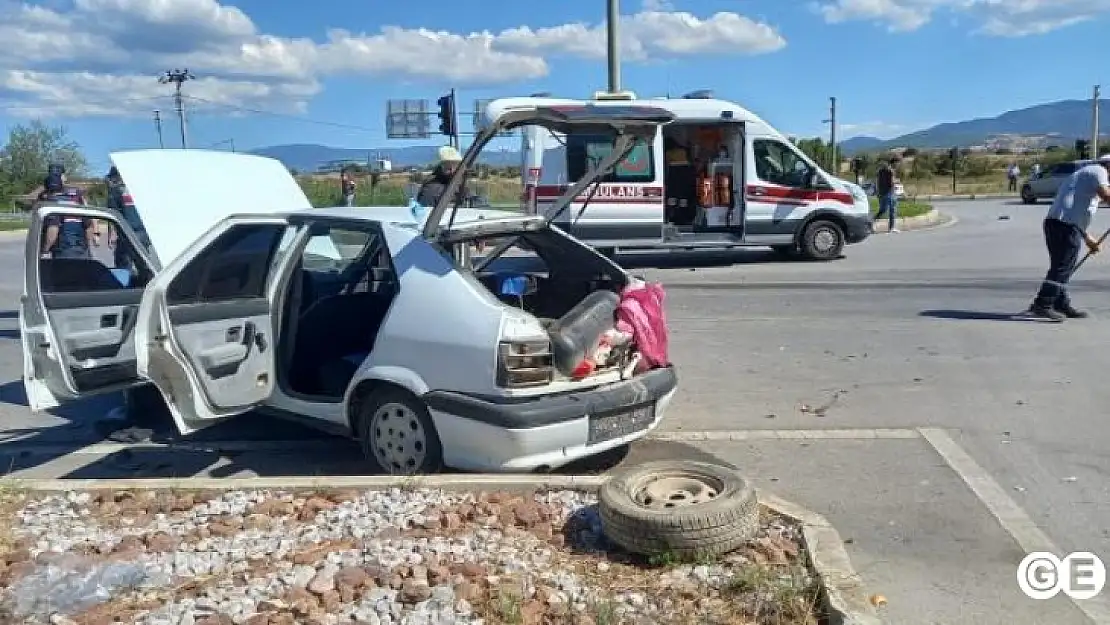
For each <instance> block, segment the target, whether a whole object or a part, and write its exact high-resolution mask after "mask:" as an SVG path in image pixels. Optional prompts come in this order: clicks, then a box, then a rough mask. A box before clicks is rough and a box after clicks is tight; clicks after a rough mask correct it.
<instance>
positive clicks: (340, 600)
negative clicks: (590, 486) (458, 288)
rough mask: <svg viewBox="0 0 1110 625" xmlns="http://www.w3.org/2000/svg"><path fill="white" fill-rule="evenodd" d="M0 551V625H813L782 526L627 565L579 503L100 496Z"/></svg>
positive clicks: (519, 497)
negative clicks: (699, 553) (682, 558)
mask: <svg viewBox="0 0 1110 625" xmlns="http://www.w3.org/2000/svg"><path fill="white" fill-rule="evenodd" d="M20 503H21V505H20V506H19V507H18V508H16V509H15V510H14V513H13V515H12V517H13V519H12V520H13V522H12V524H11V529H10V533H11V536H10V540H9V541H8V542H7V543H6V544H7V547H4V546H3V543H0V553H2V554H3V555H2V556H0V586H2V587H3V591H2V594H0V623H8V622H11V623H25V624H27V625H39V624H46V623H50V624H54V625H74V624H77V625H105V624H108V623H136V624H139V625H279V624H280V625H293V624H300V623H305V624H310V625H337V624H340V623H342V624H348V623H362V624H370V625H440V624H445V625H446V624H455V623H460V624H467V623H472V624H478V623H482V624H487V625H498V624H503V625H509V624H520V625H541V624H543V623H552V624H556V623H567V624H574V625H612V624H615V623H659V624H665V623H689V622H691V619H697V622H704V623H722V624H724V623H729V624H733V623H735V624H741V623H744V624H747V623H768V624H774V625H792V624H815V623H817V620H816V619H815V617H814V615H813V613H814V609H813V608H814V605H815V603H816V600H815V597H816V592H815V588H816V585H815V581H814V579H812V578H811V577H810V576H809V574H808V573H807V569H806V567H805V554H804V553H803V552H802V548H801V542H800V530H799V528H798V527H796V526H795V525H793V524H792V523H791V522H788V521H786V520H784V519H781V518H777V517H770V516H768V517H767V518H765V519H764V523H763V528H762V531H761V533H760V535H759V536H758V537H757V538H756V539H755V540H753V541H752V542H751V543H750V544H749V545H748V546H747V547H745V548H744V549H741V550H739V551H737V552H735V553H733V554H730V555H729V556H727V557H724V558H720V559H716V560H713V561H705V562H678V561H676V560H675V559H673V558H669V557H667V555H666V554H663V555H661V556H656V557H654V558H651V559H650V560H647V561H645V560H644V559H642V558H638V557H634V556H631V555H629V554H625V553H622V552H620V551H619V550H618V549H617V548H615V547H614V546H612V545H610V544H609V543H608V541H606V539H605V537H604V536H603V534H602V532H601V524H600V519H599V517H598V514H597V508H596V499H595V497H594V496H593V495H590V494H585V493H579V492H571V491H557V492H542V493H527V494H520V493H508V492H489V493H486V492H483V493H472V494H464V493H457V492H445V491H437V490H412V489H401V488H394V489H390V490H376V491H332V492H325V491H316V492H276V491H263V490H251V491H244V490H239V491H229V492H207V493H206V492H183V491H174V492H170V491H156V492H152V491H117V492H112V491H100V492H69V493H64V494H56V495H47V496H34V497H27V498H26V499H25V500H24V501H21V502H20Z"/></svg>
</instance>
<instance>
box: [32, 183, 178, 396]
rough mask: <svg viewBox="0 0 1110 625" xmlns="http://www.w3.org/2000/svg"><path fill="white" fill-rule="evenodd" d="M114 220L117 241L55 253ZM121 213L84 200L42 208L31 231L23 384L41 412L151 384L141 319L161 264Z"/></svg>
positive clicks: (35, 214) (35, 217) (34, 217)
mask: <svg viewBox="0 0 1110 625" xmlns="http://www.w3.org/2000/svg"><path fill="white" fill-rule="evenodd" d="M92 220H98V221H100V222H102V223H107V224H109V225H110V227H111V228H112V230H113V231H114V232H115V233H116V234H117V239H116V246H115V247H114V248H110V247H109V246H108V245H106V244H105V245H104V247H102V248H97V247H96V246H94V245H89V246H88V247H89V248H93V249H95V252H96V253H93V254H85V255H82V254H73V255H72V256H73V257H72V258H63V257H62V256H66V255H67V254H64V253H63V254H54V253H52V250H51V248H54V246H53V243H54V242H56V241H58V239H60V238H65V237H70V240H69V241H68V243H73V242H74V238H80V237H84V236H87V231H88V229H89V228H90V227H91V226H92ZM138 241H139V237H138V236H137V235H136V234H135V232H134V231H133V230H132V229H131V228H130V227H129V226H128V224H127V222H126V221H125V220H123V219H122V218H121V217H120V215H118V214H116V213H112V212H108V211H103V210H96V209H92V208H86V207H79V206H61V205H58V206H50V205H48V206H45V207H42V208H39V209H37V210H36V211H35V213H34V215H33V216H32V217H31V224H30V227H29V229H28V233H27V245H26V248H25V258H24V273H23V296H22V297H21V298H20V301H19V329H20V341H21V343H22V346H23V385H24V388H25V389H26V392H27V403H28V405H29V406H30V408H31V410H33V411H41V410H48V409H50V408H55V407H57V406H58V405H60V404H62V403H64V402H67V401H71V400H75V399H79V398H82V397H88V396H92V395H97V394H101V393H109V392H113V391H119V390H123V389H126V388H130V387H133V386H138V385H141V384H143V383H144V380H142V379H141V377H140V376H139V374H138V372H137V370H136V348H135V345H136V343H135V334H134V330H135V322H136V319H137V313H138V310H139V303H140V302H141V300H142V297H143V289H144V287H145V286H146V285H147V283H148V282H150V280H151V279H152V278H153V277H154V275H155V273H157V271H158V265H157V261H155V260H154V259H153V258H151V257H150V256H149V255H148V254H147V253H146V250H145V249H144V248H143V246H142V245H138Z"/></svg>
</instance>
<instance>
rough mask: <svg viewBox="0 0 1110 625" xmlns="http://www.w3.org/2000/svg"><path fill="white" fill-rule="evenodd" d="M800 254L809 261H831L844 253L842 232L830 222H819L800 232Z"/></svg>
mask: <svg viewBox="0 0 1110 625" xmlns="http://www.w3.org/2000/svg"><path fill="white" fill-rule="evenodd" d="M801 248H802V254H803V255H804V256H805V257H806V258H809V259H811V260H833V259H836V258H840V253H841V252H843V251H844V230H843V229H842V228H841V227H840V226H838V225H836V224H835V223H833V222H831V221H825V220H819V221H815V222H813V223H811V224H809V225H807V226H806V228H805V230H804V231H802V240H801Z"/></svg>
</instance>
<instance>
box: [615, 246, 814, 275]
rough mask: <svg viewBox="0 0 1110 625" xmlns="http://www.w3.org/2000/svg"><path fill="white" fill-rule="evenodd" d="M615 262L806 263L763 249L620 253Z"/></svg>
mask: <svg viewBox="0 0 1110 625" xmlns="http://www.w3.org/2000/svg"><path fill="white" fill-rule="evenodd" d="M616 261H617V263H618V264H620V266H621V267H623V268H625V269H690V270H694V269H707V268H710V267H729V266H732V265H753V264H758V263H772V262H778V263H799V262H807V261H805V260H802V259H794V258H791V257H788V256H783V255H781V254H778V253H776V252H773V251H771V250H769V249H766V248H739V249H731V250H674V251H667V252H654V251H653V252H624V253H619V254H617V256H616Z"/></svg>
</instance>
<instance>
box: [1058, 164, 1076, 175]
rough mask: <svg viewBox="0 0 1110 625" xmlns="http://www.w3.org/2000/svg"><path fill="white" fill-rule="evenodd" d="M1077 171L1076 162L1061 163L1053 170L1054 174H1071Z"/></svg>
mask: <svg viewBox="0 0 1110 625" xmlns="http://www.w3.org/2000/svg"><path fill="white" fill-rule="evenodd" d="M1073 173H1075V163H1060V164H1059V165H1057V166H1056V167H1055V171H1053V172H1052V175H1053V176H1070V175H1071V174H1073Z"/></svg>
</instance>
